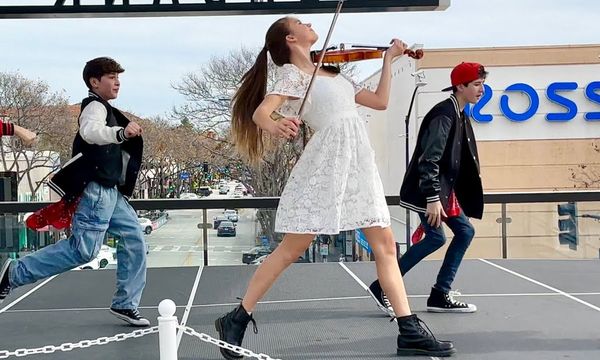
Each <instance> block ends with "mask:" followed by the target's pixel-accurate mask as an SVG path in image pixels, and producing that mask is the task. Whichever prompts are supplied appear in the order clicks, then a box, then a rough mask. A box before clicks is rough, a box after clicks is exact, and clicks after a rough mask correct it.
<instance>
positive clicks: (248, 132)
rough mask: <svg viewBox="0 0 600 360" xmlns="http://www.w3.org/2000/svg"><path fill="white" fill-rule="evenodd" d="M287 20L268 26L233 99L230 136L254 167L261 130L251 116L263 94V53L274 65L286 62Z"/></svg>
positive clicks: (260, 150) (261, 149)
mask: <svg viewBox="0 0 600 360" xmlns="http://www.w3.org/2000/svg"><path fill="white" fill-rule="evenodd" d="M288 20H289V19H288V18H287V17H285V18H281V19H279V20H277V21H276V22H274V23H273V25H271V27H270V28H269V30H268V31H267V35H266V37H265V46H264V47H263V49H262V50H261V51H260V53H259V54H258V57H257V58H256V61H255V62H254V65H253V66H252V67H251V68H250V70H248V72H247V73H245V74H244V76H243V77H242V81H241V82H242V84H241V85H240V88H239V89H238V90H237V91H236V93H235V95H234V96H233V99H232V102H233V108H232V116H231V133H232V136H233V141H234V143H235V145H236V147H237V149H238V151H239V153H240V154H241V155H242V156H246V157H247V158H248V159H249V160H250V161H251V162H252V163H255V164H256V163H258V161H259V160H260V158H262V155H263V152H264V144H263V139H262V130H261V129H260V128H259V127H258V126H257V125H256V124H255V123H254V121H253V120H252V115H253V114H254V111H255V110H256V108H258V105H260V103H261V102H262V101H263V99H264V97H265V94H266V91H267V65H268V61H267V52H268V53H270V54H271V59H273V62H274V63H275V65H278V66H282V65H283V64H287V63H289V62H290V49H289V47H288V46H287V42H286V36H287V35H289V33H290V31H289V28H288Z"/></svg>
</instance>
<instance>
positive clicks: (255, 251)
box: [242, 246, 273, 264]
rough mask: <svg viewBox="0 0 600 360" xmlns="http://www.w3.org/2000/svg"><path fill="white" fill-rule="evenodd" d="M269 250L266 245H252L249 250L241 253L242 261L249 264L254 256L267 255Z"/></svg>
mask: <svg viewBox="0 0 600 360" xmlns="http://www.w3.org/2000/svg"><path fill="white" fill-rule="evenodd" d="M271 252H273V251H272V250H271V248H270V247H268V246H257V247H253V248H252V249H250V251H248V252H245V253H243V254H242V262H243V263H244V264H250V263H252V261H253V260H255V259H256V258H259V257H261V256H263V255H269V254H270V253H271Z"/></svg>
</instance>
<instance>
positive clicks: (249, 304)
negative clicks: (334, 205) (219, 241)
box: [242, 234, 398, 312]
mask: <svg viewBox="0 0 600 360" xmlns="http://www.w3.org/2000/svg"><path fill="white" fill-rule="evenodd" d="M314 238H315V235H313V234H286V235H285V236H284V237H283V241H282V242H281V244H279V246H277V248H276V249H275V251H273V253H272V254H270V255H269V256H267V258H266V259H265V261H264V262H263V263H262V264H260V266H259V267H258V269H256V272H255V273H254V275H253V276H252V279H250V283H249V284H248V289H247V290H246V295H244V300H243V301H242V305H243V306H244V309H246V311H248V312H252V311H253V310H254V307H255V306H256V303H257V302H258V301H259V300H260V299H261V298H262V297H263V296H264V295H265V294H266V293H267V291H269V289H270V288H271V286H272V285H273V284H274V283H275V280H277V278H278V277H279V275H281V274H282V273H283V271H284V270H285V269H287V267H288V266H290V265H291V264H293V263H294V262H296V261H297V260H298V258H299V257H300V256H302V255H303V254H304V252H305V251H306V249H308V247H309V246H310V243H311V242H312V241H313V239H314ZM395 264H396V268H397V267H398V264H397V263H395Z"/></svg>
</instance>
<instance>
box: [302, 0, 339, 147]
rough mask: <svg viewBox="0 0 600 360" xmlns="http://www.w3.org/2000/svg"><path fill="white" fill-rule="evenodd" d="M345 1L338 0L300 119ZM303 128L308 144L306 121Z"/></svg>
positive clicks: (303, 140)
mask: <svg viewBox="0 0 600 360" xmlns="http://www.w3.org/2000/svg"><path fill="white" fill-rule="evenodd" d="M344 1H346V0H339V1H338V4H337V8H336V9H335V13H334V15H333V20H332V21H331V25H330V26H329V32H328V33H327V37H326V38H325V43H324V44H323V49H322V50H321V53H320V54H319V60H318V61H317V65H316V66H315V71H314V72H313V74H312V77H311V78H310V82H309V83H308V87H307V88H306V92H305V93H304V99H303V100H302V103H301V104H300V110H298V119H302V113H303V112H304V106H305V105H306V100H307V99H308V94H309V93H310V91H311V90H312V87H313V83H314V82H315V79H316V78H317V73H318V72H319V68H320V67H321V65H322V64H323V57H325V51H326V50H327V46H329V40H330V39H331V34H333V29H334V28H335V24H336V23H337V19H338V17H339V15H340V13H341V12H342V6H343V5H344ZM302 128H303V130H304V131H303V132H302V145H303V146H306V143H307V142H308V141H307V139H306V131H307V128H306V125H304V123H302Z"/></svg>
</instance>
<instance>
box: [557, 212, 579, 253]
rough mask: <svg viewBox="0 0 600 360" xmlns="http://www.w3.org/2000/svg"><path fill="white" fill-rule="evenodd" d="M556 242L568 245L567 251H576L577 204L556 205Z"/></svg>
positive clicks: (577, 240)
mask: <svg viewBox="0 0 600 360" xmlns="http://www.w3.org/2000/svg"><path fill="white" fill-rule="evenodd" d="M558 215H559V218H558V230H559V231H558V242H559V243H560V244H561V245H569V249H571V250H577V244H578V242H579V239H578V237H577V204H576V203H574V202H569V203H566V204H558Z"/></svg>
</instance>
